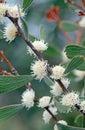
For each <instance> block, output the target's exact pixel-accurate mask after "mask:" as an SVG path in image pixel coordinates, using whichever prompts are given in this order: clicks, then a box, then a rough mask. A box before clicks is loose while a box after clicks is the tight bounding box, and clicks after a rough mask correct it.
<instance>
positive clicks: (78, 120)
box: [74, 115, 83, 127]
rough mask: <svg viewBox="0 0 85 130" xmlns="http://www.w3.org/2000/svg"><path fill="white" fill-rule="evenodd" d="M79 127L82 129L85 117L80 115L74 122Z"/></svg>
mask: <svg viewBox="0 0 85 130" xmlns="http://www.w3.org/2000/svg"><path fill="white" fill-rule="evenodd" d="M74 122H75V123H76V124H77V126H79V127H82V125H83V115H78V116H77V117H76V119H75V121H74Z"/></svg>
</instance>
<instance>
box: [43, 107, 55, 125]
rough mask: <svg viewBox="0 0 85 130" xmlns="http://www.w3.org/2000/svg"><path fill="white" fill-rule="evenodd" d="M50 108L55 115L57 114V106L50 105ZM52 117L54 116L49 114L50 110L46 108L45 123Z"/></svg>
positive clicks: (44, 113)
mask: <svg viewBox="0 0 85 130" xmlns="http://www.w3.org/2000/svg"><path fill="white" fill-rule="evenodd" d="M49 110H50V111H51V112H52V113H53V115H57V108H56V107H49ZM51 118H52V116H51V115H50V114H49V112H48V111H47V110H45V111H44V112H43V120H44V121H45V123H47V124H48V123H49V121H50V119H51Z"/></svg>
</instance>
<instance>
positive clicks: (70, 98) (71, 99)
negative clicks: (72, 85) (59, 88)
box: [61, 92, 79, 107]
mask: <svg viewBox="0 0 85 130" xmlns="http://www.w3.org/2000/svg"><path fill="white" fill-rule="evenodd" d="M78 102H79V96H78V94H76V93H74V92H71V93H68V94H66V95H64V96H63V97H62V99H61V103H62V105H65V106H70V107H72V106H74V105H75V104H77V103H78Z"/></svg>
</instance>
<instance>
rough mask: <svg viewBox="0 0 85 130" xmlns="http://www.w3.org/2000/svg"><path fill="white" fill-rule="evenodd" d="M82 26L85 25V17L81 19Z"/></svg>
mask: <svg viewBox="0 0 85 130" xmlns="http://www.w3.org/2000/svg"><path fill="white" fill-rule="evenodd" d="M79 25H80V27H85V17H82V18H81V20H80V21H79Z"/></svg>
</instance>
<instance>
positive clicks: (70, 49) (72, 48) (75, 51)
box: [65, 45, 85, 58]
mask: <svg viewBox="0 0 85 130" xmlns="http://www.w3.org/2000/svg"><path fill="white" fill-rule="evenodd" d="M65 52H66V55H67V57H68V58H73V57H74V56H79V55H83V56H85V48H84V47H81V46H77V45H69V46H67V47H66V48H65Z"/></svg>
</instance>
